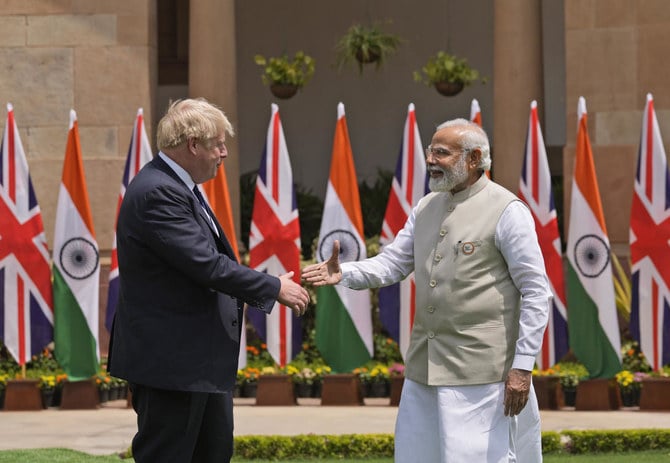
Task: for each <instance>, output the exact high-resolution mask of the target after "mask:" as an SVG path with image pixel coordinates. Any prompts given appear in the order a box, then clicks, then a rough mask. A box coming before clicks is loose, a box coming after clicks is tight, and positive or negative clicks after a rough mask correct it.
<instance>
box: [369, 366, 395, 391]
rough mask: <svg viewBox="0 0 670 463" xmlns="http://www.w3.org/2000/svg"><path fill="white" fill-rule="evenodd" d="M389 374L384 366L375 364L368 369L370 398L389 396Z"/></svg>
mask: <svg viewBox="0 0 670 463" xmlns="http://www.w3.org/2000/svg"><path fill="white" fill-rule="evenodd" d="M389 382H390V373H389V369H388V367H387V366H386V365H384V364H381V363H377V364H375V365H374V366H373V367H372V368H371V369H370V386H369V393H370V397H388V396H389Z"/></svg>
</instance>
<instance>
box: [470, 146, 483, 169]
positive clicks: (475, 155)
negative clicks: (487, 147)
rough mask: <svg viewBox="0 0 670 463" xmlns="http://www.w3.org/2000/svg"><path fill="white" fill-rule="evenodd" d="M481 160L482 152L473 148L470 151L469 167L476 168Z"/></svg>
mask: <svg viewBox="0 0 670 463" xmlns="http://www.w3.org/2000/svg"><path fill="white" fill-rule="evenodd" d="M481 159H482V151H481V150H480V149H479V148H475V149H473V150H472V151H470V162H469V164H470V167H472V168H476V167H477V166H478V165H479V162H480V161H481Z"/></svg>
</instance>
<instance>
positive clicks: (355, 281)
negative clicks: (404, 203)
mask: <svg viewBox="0 0 670 463" xmlns="http://www.w3.org/2000/svg"><path fill="white" fill-rule="evenodd" d="M414 211H415V210H412V212H411V214H410V215H409V217H408V218H407V222H405V226H404V227H403V229H402V230H400V232H399V233H398V234H397V235H396V237H395V239H394V240H393V242H392V243H390V244H388V245H386V246H384V248H383V249H382V252H380V253H379V254H377V255H376V256H374V257H370V258H368V259H365V260H361V261H358V262H345V263H343V264H342V265H341V269H342V280H341V281H340V283H339V284H341V285H343V286H346V287H348V288H351V289H364V288H379V287H381V286H388V285H392V284H393V283H397V282H398V281H400V280H402V279H404V278H405V277H406V276H407V275H409V274H410V273H412V272H413V271H414V218H415V214H414Z"/></svg>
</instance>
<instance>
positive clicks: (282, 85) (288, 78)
mask: <svg viewBox="0 0 670 463" xmlns="http://www.w3.org/2000/svg"><path fill="white" fill-rule="evenodd" d="M254 61H255V62H256V64H257V65H259V66H262V67H263V74H262V75H261V79H262V80H263V83H264V84H265V85H267V86H268V87H270V92H272V94H273V95H274V96H276V97H277V98H281V99H288V98H291V97H292V96H294V95H295V94H296V93H297V92H298V90H300V89H301V88H302V87H304V86H305V85H306V84H307V82H309V80H310V79H311V78H312V76H313V75H314V69H315V66H314V59H312V57H311V56H308V55H306V54H305V53H303V52H302V51H299V52H297V53H296V54H295V56H294V57H293V59H290V58H289V57H288V55H287V54H283V55H282V56H279V57H273V58H269V59H266V58H265V57H264V56H263V55H256V56H255V57H254Z"/></svg>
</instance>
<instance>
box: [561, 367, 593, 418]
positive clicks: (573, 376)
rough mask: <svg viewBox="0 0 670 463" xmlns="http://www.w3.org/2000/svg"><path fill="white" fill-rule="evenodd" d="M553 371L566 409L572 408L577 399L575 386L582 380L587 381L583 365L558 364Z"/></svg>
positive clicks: (586, 373) (587, 375)
mask: <svg viewBox="0 0 670 463" xmlns="http://www.w3.org/2000/svg"><path fill="white" fill-rule="evenodd" d="M553 370H554V371H555V372H556V374H558V377H559V383H560V384H561V389H562V390H563V401H564V405H565V406H566V407H574V406H575V403H576V397H577V386H578V385H579V382H580V381H581V380H583V379H588V377H589V372H588V370H587V369H586V367H585V366H584V365H582V364H581V363H577V362H559V363H557V364H556V365H554V367H553Z"/></svg>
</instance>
